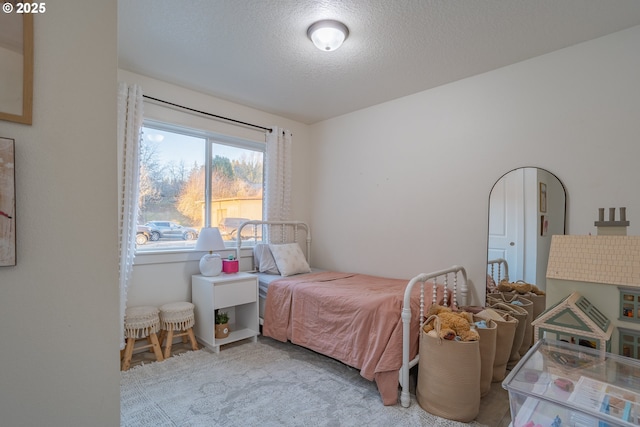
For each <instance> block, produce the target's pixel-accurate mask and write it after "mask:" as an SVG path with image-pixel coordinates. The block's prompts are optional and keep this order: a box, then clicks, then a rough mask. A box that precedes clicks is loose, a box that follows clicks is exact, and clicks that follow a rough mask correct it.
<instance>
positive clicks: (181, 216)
mask: <svg viewBox="0 0 640 427" xmlns="http://www.w3.org/2000/svg"><path fill="white" fill-rule="evenodd" d="M264 150H265V147H264V144H263V143H259V142H254V141H248V140H243V139H238V138H232V137H226V136H221V135H214V134H210V133H207V132H202V131H198V130H193V129H185V128H179V127H176V126H172V125H167V124H163V123H158V122H151V121H145V123H144V127H143V128H142V141H141V146H140V198H139V204H140V217H139V221H138V224H139V226H138V239H136V242H137V250H138V252H143V251H144V252H149V251H161V250H179V249H190V248H193V247H194V246H195V243H196V240H197V238H198V233H199V232H200V229H201V228H202V227H205V226H211V227H219V228H220V232H221V234H222V236H223V239H225V240H235V238H236V231H237V227H238V225H239V224H240V223H242V222H243V221H245V220H249V219H258V220H259V219H262V197H263V196H262V192H263V159H264ZM207 177H208V178H207Z"/></svg>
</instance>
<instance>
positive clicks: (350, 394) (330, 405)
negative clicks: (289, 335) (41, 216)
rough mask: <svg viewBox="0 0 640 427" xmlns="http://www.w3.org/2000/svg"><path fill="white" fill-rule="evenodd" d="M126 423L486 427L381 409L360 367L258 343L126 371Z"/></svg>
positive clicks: (129, 426) (416, 411)
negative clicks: (361, 373) (362, 375)
mask: <svg viewBox="0 0 640 427" xmlns="http://www.w3.org/2000/svg"><path fill="white" fill-rule="evenodd" d="M121 375H122V376H121V382H120V393H121V426H126V427H141V426H154V427H158V426H243V427H244V426H305V427H307V426H365V425H366V426H435V427H458V426H460V427H462V426H475V427H482V424H478V423H475V422H474V423H470V424H463V423H458V422H454V421H450V420H446V419H443V418H439V417H436V416H434V415H431V414H429V413H427V412H425V411H424V410H423V409H422V408H420V406H419V405H418V404H417V402H416V400H415V397H414V396H412V401H411V406H410V407H409V408H403V407H402V406H401V405H400V404H397V405H395V406H384V405H383V404H382V401H381V399H380V395H379V393H378V390H377V387H376V385H375V383H374V382H370V381H367V380H366V379H364V378H362V377H361V376H360V374H359V372H358V371H357V370H356V369H353V368H350V367H348V366H345V365H344V364H342V363H340V362H337V361H335V360H333V359H330V358H327V357H324V356H321V355H319V354H316V353H314V352H311V351H309V350H306V349H303V348H300V347H297V346H295V345H293V344H285V343H279V342H277V341H274V340H270V339H265V338H261V339H260V341H258V342H256V343H245V344H241V345H237V346H233V347H230V348H223V350H222V351H221V352H220V353H217V354H216V353H212V352H210V351H208V350H206V349H203V350H198V351H190V352H186V353H183V354H180V355H178V356H174V357H171V358H169V359H167V360H165V361H163V362H153V363H148V364H145V365H141V366H137V367H134V368H132V369H131V370H129V371H127V372H123V373H122V374H121Z"/></svg>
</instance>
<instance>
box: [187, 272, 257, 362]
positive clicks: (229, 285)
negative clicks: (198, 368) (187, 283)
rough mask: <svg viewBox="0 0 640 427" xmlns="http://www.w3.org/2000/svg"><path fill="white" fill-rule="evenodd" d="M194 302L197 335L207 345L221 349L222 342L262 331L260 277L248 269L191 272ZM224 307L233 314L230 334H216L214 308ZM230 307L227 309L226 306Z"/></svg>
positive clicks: (232, 340)
mask: <svg viewBox="0 0 640 427" xmlns="http://www.w3.org/2000/svg"><path fill="white" fill-rule="evenodd" d="M191 302H193V304H194V305H195V310H194V313H195V318H196V323H195V325H194V327H193V330H194V332H195V334H196V338H197V340H198V341H200V342H201V343H202V344H204V345H205V346H206V347H208V348H210V349H212V350H214V351H215V352H216V353H218V352H220V346H221V345H224V344H229V343H232V342H235V341H239V340H243V339H247V338H253V341H254V342H255V341H257V339H258V335H260V326H259V319H258V277H257V276H256V275H255V274H249V273H234V274H221V275H220V276H213V277H206V276H202V275H200V274H198V275H194V276H191ZM217 309H224V311H228V312H229V315H230V317H231V319H230V322H229V327H230V329H231V333H230V334H229V336H228V337H227V338H222V339H219V338H218V339H217V338H216V337H215V326H214V324H215V322H214V315H215V310H217ZM227 309H228V310H227Z"/></svg>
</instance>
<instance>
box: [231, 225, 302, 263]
mask: <svg viewBox="0 0 640 427" xmlns="http://www.w3.org/2000/svg"><path fill="white" fill-rule="evenodd" d="M243 243H244V247H245V248H246V247H249V246H253V245H254V244H257V243H298V244H299V245H300V249H302V252H303V253H304V256H305V257H306V259H307V262H308V263H309V264H311V229H310V228H309V225H308V224H307V223H305V222H302V221H259V220H251V221H245V222H243V223H242V224H240V226H239V227H238V231H237V232H236V257H237V259H240V251H241V250H242V248H243ZM249 243H251V244H249ZM254 267H255V266H254Z"/></svg>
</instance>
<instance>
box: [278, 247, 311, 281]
mask: <svg viewBox="0 0 640 427" xmlns="http://www.w3.org/2000/svg"><path fill="white" fill-rule="evenodd" d="M269 248H270V249H271V253H272V254H273V259H275V261H276V265H277V266H278V270H280V275H281V276H291V275H294V274H299V273H310V272H311V268H309V263H308V262H307V260H306V259H305V257H304V254H303V253H302V249H300V246H298V244H297V243H286V244H283V245H274V244H270V245H269Z"/></svg>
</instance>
